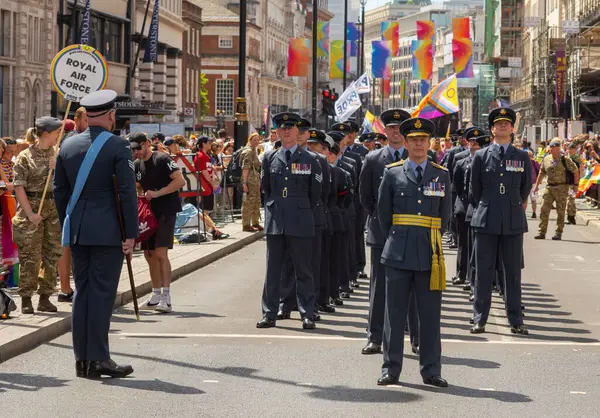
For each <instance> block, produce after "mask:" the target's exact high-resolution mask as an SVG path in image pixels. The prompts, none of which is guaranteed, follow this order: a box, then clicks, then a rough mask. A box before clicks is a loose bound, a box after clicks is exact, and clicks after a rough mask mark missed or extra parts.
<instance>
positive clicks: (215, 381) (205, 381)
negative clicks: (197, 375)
mask: <svg viewBox="0 0 600 418" xmlns="http://www.w3.org/2000/svg"><path fill="white" fill-rule="evenodd" d="M202 383H219V381H218V380H203V381H202Z"/></svg>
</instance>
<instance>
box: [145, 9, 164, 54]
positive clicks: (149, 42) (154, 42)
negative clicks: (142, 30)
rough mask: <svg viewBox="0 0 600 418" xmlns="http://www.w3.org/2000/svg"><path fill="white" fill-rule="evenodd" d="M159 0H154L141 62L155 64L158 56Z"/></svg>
mask: <svg viewBox="0 0 600 418" xmlns="http://www.w3.org/2000/svg"><path fill="white" fill-rule="evenodd" d="M159 8H160V0H154V11H153V12H152V21H151V22H150V31H149V32H148V38H147V39H146V46H145V50H144V59H143V62H156V57H157V55H158V9H159Z"/></svg>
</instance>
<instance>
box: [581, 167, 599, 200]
mask: <svg viewBox="0 0 600 418" xmlns="http://www.w3.org/2000/svg"><path fill="white" fill-rule="evenodd" d="M598 183H600V165H595V166H594V167H593V168H592V169H591V170H589V171H588V172H587V173H586V174H585V175H584V176H583V177H582V178H581V179H580V180H579V186H578V188H577V197H579V196H583V195H584V194H585V193H586V192H587V191H588V190H589V188H590V187H591V186H592V184H598Z"/></svg>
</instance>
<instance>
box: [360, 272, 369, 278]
mask: <svg viewBox="0 0 600 418" xmlns="http://www.w3.org/2000/svg"><path fill="white" fill-rule="evenodd" d="M358 278H359V279H366V278H367V273H365V272H364V271H359V272H358Z"/></svg>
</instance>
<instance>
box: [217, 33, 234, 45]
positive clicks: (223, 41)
mask: <svg viewBox="0 0 600 418" xmlns="http://www.w3.org/2000/svg"><path fill="white" fill-rule="evenodd" d="M219 48H233V36H225V35H223V36H221V35H219Z"/></svg>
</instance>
